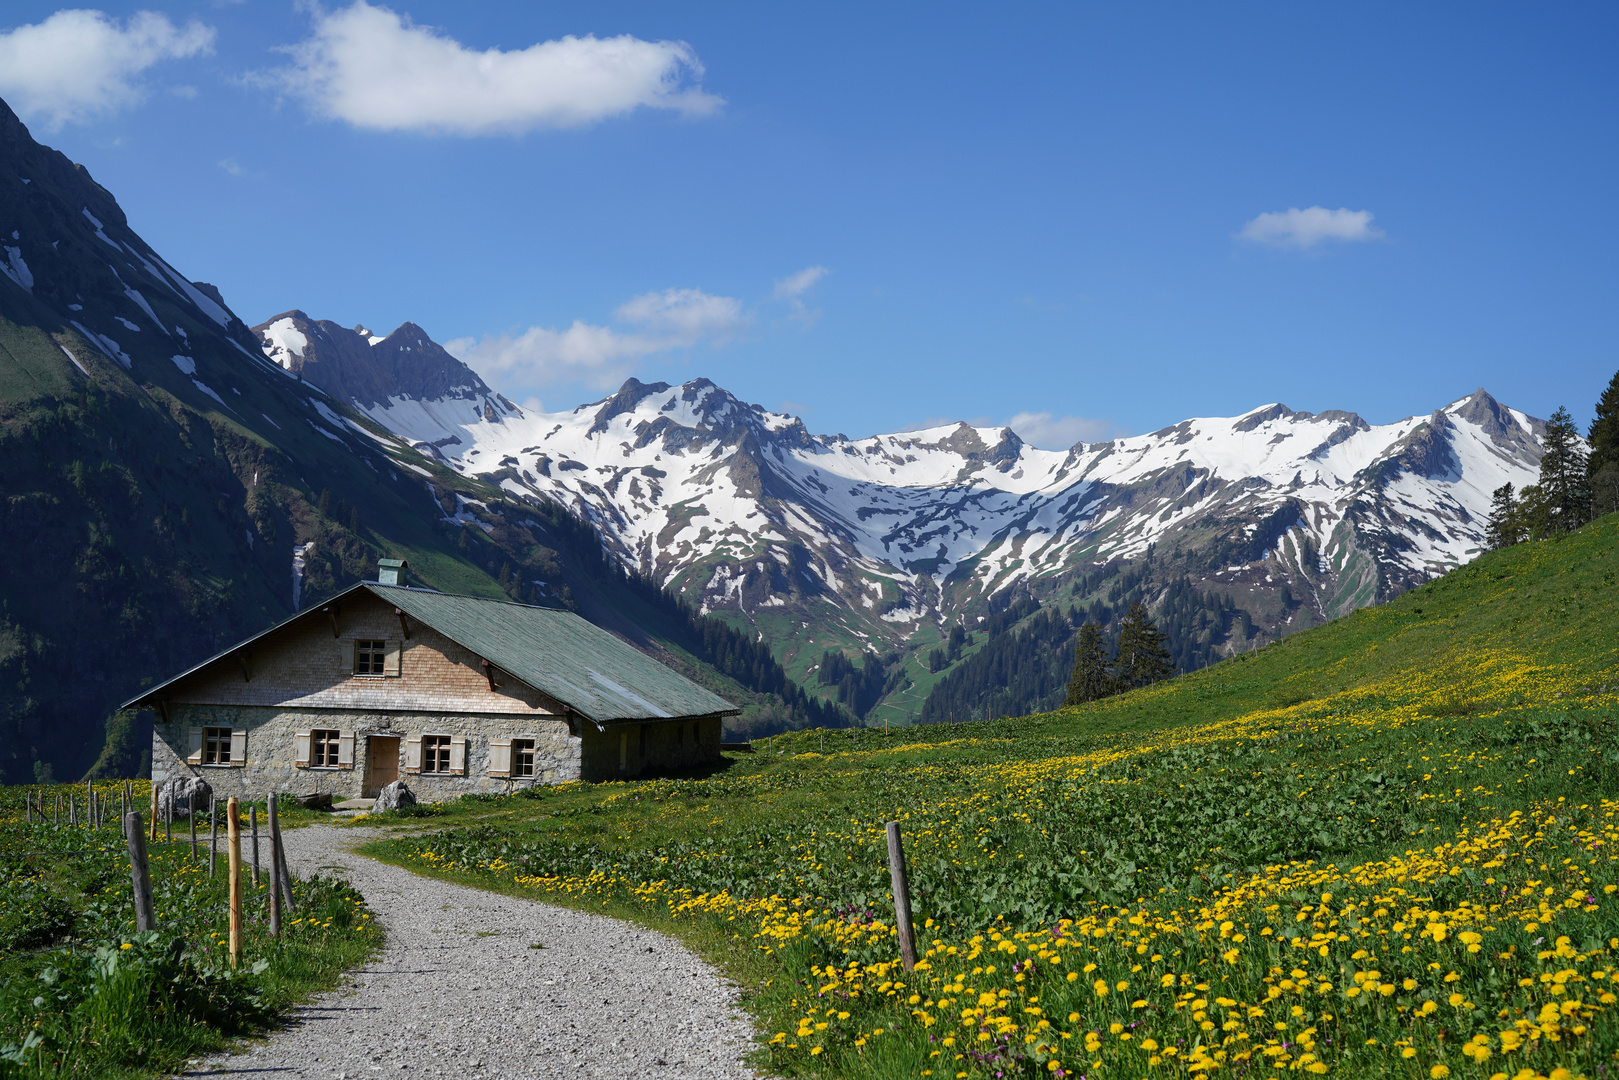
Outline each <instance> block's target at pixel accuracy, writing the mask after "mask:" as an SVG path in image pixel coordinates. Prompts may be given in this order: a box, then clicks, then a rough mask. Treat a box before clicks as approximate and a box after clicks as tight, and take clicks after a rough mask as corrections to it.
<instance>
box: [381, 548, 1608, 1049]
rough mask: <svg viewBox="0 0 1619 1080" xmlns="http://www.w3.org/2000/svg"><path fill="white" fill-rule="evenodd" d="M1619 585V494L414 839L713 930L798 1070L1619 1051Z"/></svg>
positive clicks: (468, 873)
mask: <svg viewBox="0 0 1619 1080" xmlns="http://www.w3.org/2000/svg"><path fill="white" fill-rule="evenodd" d="M1616 573H1619V519H1615V518H1608V519H1604V520H1603V521H1600V522H1598V523H1596V524H1594V525H1592V526H1590V527H1588V528H1586V529H1584V530H1581V531H1580V532H1578V533H1575V534H1573V535H1571V536H1569V537H1566V538H1564V539H1562V540H1558V541H1551V542H1545V543H1539V544H1530V545H1522V546H1520V547H1517V548H1513V549H1509V550H1507V551H1504V552H1500V553H1496V554H1493V555H1489V556H1485V557H1484V558H1481V559H1479V560H1478V561H1477V562H1475V563H1474V564H1471V565H1470V566H1468V567H1465V568H1463V569H1461V570H1458V571H1456V572H1454V573H1452V574H1450V575H1448V576H1447V577H1445V578H1443V579H1441V580H1439V581H1437V582H1435V583H1433V584H1432V585H1429V586H1425V587H1423V588H1422V589H1419V590H1416V591H1414V592H1412V593H1410V594H1408V595H1406V596H1404V597H1402V598H1401V599H1400V600H1398V601H1396V602H1394V603H1391V604H1389V605H1386V606H1384V607H1381V608H1376V609H1368V610H1363V611H1360V612H1357V613H1355V614H1354V615H1351V616H1348V617H1346V618H1344V619H1342V620H1339V621H1338V622H1335V623H1333V624H1330V625H1328V626H1325V627H1322V628H1320V629H1317V630H1313V631H1310V632H1308V633H1304V634H1300V635H1298V636H1296V637H1293V638H1290V639H1288V640H1287V641H1285V642H1283V643H1280V644H1277V645H1273V646H1271V647H1268V648H1266V649H1263V650H1260V651H1258V652H1256V653H1253V654H1250V655H1248V656H1245V657H1243V658H1240V659H1237V660H1233V661H1227V662H1224V663H1221V664H1218V665H1216V666H1215V667H1213V668H1210V669H1207V670H1205V671H1202V672H1198V673H1196V674H1194V675H1191V676H1186V677H1183V678H1181V679H1177V680H1174V681H1172V682H1169V683H1164V684H1160V685H1158V686H1156V687H1153V688H1151V689H1149V690H1147V691H1144V692H1137V693H1133V694H1130V695H1126V696H1123V697H1120V698H1116V699H1110V700H1107V701H1104V702H1101V703H1098V704H1096V705H1094V706H1089V707H1087V708H1085V709H1084V710H1068V711H1061V712H1057V713H1051V714H1047V715H1044V716H1038V717H1027V718H1019V719H1008V720H1000V721H994V722H989V723H981V724H973V725H940V726H937V727H923V728H911V729H905V730H904V731H899V732H892V733H883V732H881V731H872V730H865V731H852V732H845V731H837V732H826V733H798V734H794V735H791V736H786V737H778V738H777V739H775V740H774V741H773V742H772V743H771V744H770V746H769V750H768V752H764V753H759V754H755V755H751V756H747V757H742V758H738V759H737V760H736V761H735V762H734V763H733V764H732V765H731V767H730V768H728V769H726V770H724V771H722V772H719V773H716V774H714V775H710V776H707V777H691V778H684V779H669V780H659V781H648V782H642V783H629V784H604V785H593V786H592V785H572V786H569V787H567V788H564V789H551V790H548V791H542V792H539V793H536V796H535V797H533V798H516V797H514V798H509V799H498V800H485V799H479V800H463V801H462V802H461V803H458V804H454V805H452V806H449V807H445V808H443V809H442V810H440V811H437V812H436V815H435V820H434V822H433V824H434V825H435V827H440V826H442V825H445V824H450V825H464V827H462V828H452V829H450V830H448V831H443V832H436V833H434V834H432V835H425V836H418V837H409V836H407V837H402V838H400V839H397V840H394V841H390V842H387V843H385V844H383V845H381V846H380V848H379V849H378V850H379V851H380V852H381V853H382V854H384V855H385V856H386V857H388V858H391V859H394V860H397V861H400V862H402V863H403V864H405V865H410V866H414V867H416V868H418V869H423V870H425V871H427V872H435V873H443V874H447V875H450V876H453V877H457V878H460V879H462V880H469V881H475V882H478V883H481V884H485V885H488V886H491V887H498V888H503V889H509V890H513V891H518V892H525V893H527V894H529V895H535V896H542V897H545V898H547V899H551V900H555V901H559V902H562V903H568V904H573V905H578V906H588V907H593V908H596V909H598V910H603V909H605V910H609V911H613V912H615V913H620V914H625V915H629V916H631V917H635V918H640V919H642V920H643V921H647V922H650V923H653V924H654V925H660V926H663V927H665V928H672V929H674V930H675V931H676V932H679V933H683V934H685V935H686V936H687V937H688V940H691V941H692V942H693V943H694V944H696V945H697V946H698V947H700V948H703V949H705V950H706V951H707V952H708V953H709V954H710V955H711V956H713V957H714V958H715V959H717V960H718V961H720V962H721V963H723V964H726V965H727V966H728V967H729V968H730V969H731V970H732V971H733V972H734V973H735V974H737V975H738V977H739V978H741V979H743V980H744V981H745V983H746V984H747V985H748V986H749V987H750V990H751V991H752V993H753V997H752V999H751V1006H752V1008H753V1009H754V1010H755V1012H756V1014H757V1015H759V1016H760V1018H761V1021H762V1022H763V1023H764V1025H765V1027H766V1036H767V1047H766V1049H765V1050H763V1051H762V1053H763V1054H765V1055H766V1056H767V1057H768V1058H769V1060H770V1061H771V1063H772V1064H773V1067H774V1068H776V1069H778V1070H781V1071H783V1072H787V1073H794V1074H796V1073H804V1074H837V1075H860V1076H900V1075H906V1076H918V1075H933V1076H951V1077H979V1076H995V1075H1001V1076H1010V1075H1045V1076H1052V1075H1059V1076H1069V1075H1081V1076H1087V1077H1090V1076H1105V1077H1113V1076H1143V1075H1223V1074H1227V1073H1229V1074H1230V1075H1234V1076H1272V1075H1281V1074H1286V1073H1288V1072H1295V1071H1304V1072H1309V1073H1311V1074H1319V1073H1323V1072H1330V1073H1334V1074H1338V1075H1344V1076H1375V1075H1388V1076H1410V1077H1430V1078H1433V1077H1442V1076H1447V1075H1452V1076H1458V1077H1460V1076H1479V1077H1493V1076H1496V1075H1497V1074H1498V1073H1501V1072H1504V1073H1505V1075H1507V1076H1509V1077H1510V1076H1517V1075H1519V1073H1520V1071H1521V1070H1523V1069H1528V1070H1529V1072H1528V1073H1527V1074H1525V1075H1528V1076H1534V1075H1545V1076H1552V1075H1560V1074H1558V1073H1557V1072H1556V1070H1558V1069H1565V1070H1568V1073H1567V1075H1588V1076H1593V1077H1594V1076H1596V1075H1599V1073H1598V1071H1597V1070H1598V1066H1605V1067H1608V1068H1611V1067H1613V1060H1612V1059H1613V1055H1614V1053H1615V1051H1619V1024H1616V1023H1615V1020H1614V1018H1613V1011H1614V1009H1615V1008H1616V1007H1619V1005H1616V998H1615V995H1614V991H1612V990H1611V989H1610V979H1611V977H1613V976H1614V975H1619V970H1616V966H1615V965H1616V960H1615V956H1614V952H1615V950H1616V949H1619V917H1616V916H1619V901H1615V900H1613V899H1611V897H1610V892H1611V891H1613V890H1619V871H1616V865H1615V862H1614V856H1615V853H1616V852H1619V828H1616V824H1615V822H1616V815H1619V802H1615V801H1610V800H1611V797H1612V796H1614V795H1615V793H1616V789H1619V734H1616V732H1619V695H1616V694H1615V690H1616V689H1619V667H1616V666H1615V665H1616V663H1619V647H1616V642H1615V640H1614V638H1613V635H1612V631H1611V628H1612V627H1613V626H1615V625H1619V601H1616V600H1615V589H1614V583H1615V576H1616ZM823 739H824V743H823V741H822V740H823ZM759 749H761V750H764V749H765V747H763V746H760V747H759ZM888 819H897V820H900V821H901V822H902V824H903V828H904V830H905V833H906V838H907V849H908V855H909V858H910V863H911V870H912V877H913V888H914V893H915V904H916V911H917V916H918V918H919V919H920V920H923V930H922V937H923V938H924V941H925V944H924V948H926V950H927V952H928V956H927V959H926V966H925V967H924V968H919V969H918V971H917V972H916V973H913V974H909V975H907V974H905V973H904V972H903V971H900V970H899V969H898V968H897V965H896V963H895V961H896V945H895V941H894V937H893V930H892V927H891V925H890V924H891V922H892V914H891V912H892V908H891V896H890V894H889V892H888V887H887V872H886V867H885V862H884V846H883V840H882V827H883V822H884V821H885V820H888Z"/></svg>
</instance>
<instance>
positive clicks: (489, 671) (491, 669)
mask: <svg viewBox="0 0 1619 1080" xmlns="http://www.w3.org/2000/svg"><path fill="white" fill-rule="evenodd" d="M478 663H479V664H481V665H482V666H483V676H484V678H486V679H488V680H489V692H490V693H491V694H492V693H494V692H495V688H496V687H498V686H499V685H500V684H499V683H497V682H496V681H495V665H493V664H491V663H490V662H489V661H487V660H479V661H478Z"/></svg>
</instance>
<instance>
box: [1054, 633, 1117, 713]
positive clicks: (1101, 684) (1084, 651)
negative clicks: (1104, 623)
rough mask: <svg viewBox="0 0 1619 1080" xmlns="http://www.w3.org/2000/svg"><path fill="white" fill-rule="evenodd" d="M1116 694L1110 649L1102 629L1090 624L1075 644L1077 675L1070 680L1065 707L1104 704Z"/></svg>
mask: <svg viewBox="0 0 1619 1080" xmlns="http://www.w3.org/2000/svg"><path fill="white" fill-rule="evenodd" d="M1114 692H1115V688H1114V682H1113V673H1112V672H1110V671H1108V655H1107V645H1106V643H1104V642H1103V640H1102V628H1101V627H1100V626H1097V625H1096V624H1095V623H1093V622H1087V623H1086V624H1085V625H1084V626H1081V627H1080V628H1079V636H1078V639H1077V640H1076V642H1075V644H1074V672H1073V674H1072V675H1071V676H1069V679H1068V697H1067V699H1066V700H1064V701H1063V706H1064V707H1065V708H1066V707H1070V706H1074V705H1083V704H1085V702H1087V701H1100V700H1101V699H1102V698H1105V697H1107V696H1108V695H1110V694H1112V693H1114Z"/></svg>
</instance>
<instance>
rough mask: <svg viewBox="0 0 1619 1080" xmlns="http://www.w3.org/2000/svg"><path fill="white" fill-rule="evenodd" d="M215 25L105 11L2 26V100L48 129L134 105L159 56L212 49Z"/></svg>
mask: <svg viewBox="0 0 1619 1080" xmlns="http://www.w3.org/2000/svg"><path fill="white" fill-rule="evenodd" d="M213 47H214V30H213V28H212V27H209V26H204V25H203V24H202V23H200V22H196V21H195V20H193V21H191V22H188V23H186V24H185V25H184V26H176V25H175V24H174V23H173V22H171V21H170V20H169V17H168V16H167V15H161V14H158V13H156V12H152V11H140V12H136V13H135V14H134V15H131V16H130V17H129V19H128V20H127V21H125V22H122V23H121V22H119V21H118V20H117V19H114V18H111V17H110V16H108V15H107V14H106V13H105V12H101V11H85V10H65V11H58V12H57V13H56V14H54V15H52V16H51V17H50V18H48V19H46V20H45V21H44V22H39V23H31V24H29V25H27V26H19V27H16V28H15V29H12V30H5V31H0V97H4V98H5V99H6V100H7V101H8V102H10V103H11V105H12V106H13V107H14V108H15V109H16V110H17V112H18V113H19V114H20V115H21V116H22V117H23V118H24V119H35V118H37V119H39V120H42V121H43V122H44V124H45V127H46V128H47V129H49V130H51V131H57V130H60V129H61V127H62V125H63V124H68V123H85V122H88V121H91V120H96V119H99V118H101V117H103V116H107V115H110V114H112V113H115V112H117V111H118V110H120V109H124V108H128V107H129V106H131V105H134V104H136V103H138V102H140V101H141V100H142V99H144V98H145V96H146V89H145V87H144V86H142V85H141V82H140V80H139V76H140V75H141V74H142V73H144V72H145V71H146V70H147V69H149V68H151V67H153V66H155V65H157V64H159V63H161V62H163V61H164V60H179V59H184V58H186V57H189V56H197V55H199V54H204V53H210V52H212V51H213Z"/></svg>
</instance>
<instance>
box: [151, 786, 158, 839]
mask: <svg viewBox="0 0 1619 1080" xmlns="http://www.w3.org/2000/svg"><path fill="white" fill-rule="evenodd" d="M152 843H154V844H155V843H157V781H156V780H153V781H152Z"/></svg>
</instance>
